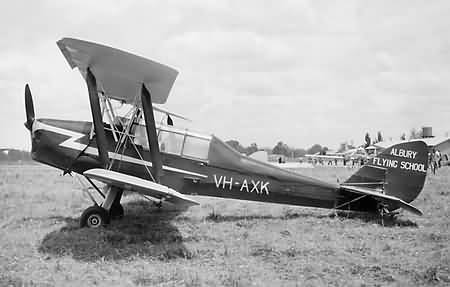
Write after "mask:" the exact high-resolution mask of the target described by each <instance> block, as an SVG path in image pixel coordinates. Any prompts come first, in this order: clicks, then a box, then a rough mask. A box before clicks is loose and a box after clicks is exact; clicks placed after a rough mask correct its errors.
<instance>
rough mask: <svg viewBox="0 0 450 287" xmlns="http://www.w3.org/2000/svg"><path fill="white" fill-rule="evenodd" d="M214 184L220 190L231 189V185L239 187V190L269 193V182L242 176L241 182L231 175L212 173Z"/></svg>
mask: <svg viewBox="0 0 450 287" xmlns="http://www.w3.org/2000/svg"><path fill="white" fill-rule="evenodd" d="M213 178H214V184H215V185H216V188H218V189H221V190H225V191H226V190H232V188H233V185H234V186H236V187H237V188H239V191H242V192H249V193H253V192H254V193H256V194H264V195H269V184H270V182H268V181H263V180H254V179H247V178H244V179H243V180H242V182H241V181H240V180H239V181H237V180H234V179H233V177H230V176H225V175H216V174H214V175H213Z"/></svg>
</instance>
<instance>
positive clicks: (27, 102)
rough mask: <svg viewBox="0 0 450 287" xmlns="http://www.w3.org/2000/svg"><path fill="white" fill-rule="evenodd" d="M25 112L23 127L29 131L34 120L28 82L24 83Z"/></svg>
mask: <svg viewBox="0 0 450 287" xmlns="http://www.w3.org/2000/svg"><path fill="white" fill-rule="evenodd" d="M25 112H26V114H27V121H26V122H25V127H26V128H27V129H28V130H30V131H31V127H32V126H33V122H34V106H33V97H32V96H31V91H30V87H29V86H28V84H26V85H25Z"/></svg>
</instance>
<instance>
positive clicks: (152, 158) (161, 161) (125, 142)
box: [25, 38, 427, 228]
mask: <svg viewBox="0 0 450 287" xmlns="http://www.w3.org/2000/svg"><path fill="white" fill-rule="evenodd" d="M57 45H58V47H59V48H60V50H61V52H62V53H63V55H64V57H65V58H66V60H67V62H68V63H69V65H70V67H71V68H72V69H73V68H77V69H78V70H79V71H80V73H81V75H82V76H83V78H84V79H85V81H86V84H87V90H88V95H89V102H90V108H91V112H92V122H87V121H69V120H60V119H47V118H40V119H37V118H35V112H34V106H33V100H32V95H31V91H30V88H29V86H28V84H27V85H26V86H25V108H26V118H27V119H26V122H25V126H26V128H27V129H28V130H29V131H30V133H31V142H32V148H31V154H32V158H33V159H34V160H36V161H38V162H41V163H44V164H47V165H50V166H53V167H55V168H58V169H60V170H62V171H63V173H64V174H67V173H69V174H72V173H75V174H78V175H79V176H80V177H81V178H83V177H84V178H85V180H86V182H89V183H90V185H91V188H89V189H88V195H89V197H90V198H91V199H92V201H93V205H92V206H90V207H88V208H87V209H86V210H84V212H83V213H82V215H81V217H80V225H81V226H82V227H85V226H86V227H92V228H95V227H99V226H103V225H106V224H108V223H109V222H110V220H111V219H115V218H120V217H122V216H123V215H124V209H123V207H122V205H121V203H120V202H121V198H122V195H123V192H124V191H131V192H137V193H139V194H142V195H144V196H145V197H146V198H148V199H150V200H152V201H153V202H154V203H155V204H156V205H157V206H161V205H163V204H164V205H166V204H172V205H175V206H181V207H189V206H192V205H197V204H198V202H197V201H196V200H195V199H193V197H192V195H201V196H213V197H221V198H234V199H241V200H249V201H260V202H270V203H279V204H288V205H300V206H310V207H321V208H328V209H335V210H350V211H356V212H369V213H380V214H386V213H392V212H394V211H395V210H397V209H399V208H403V209H405V210H408V211H410V212H412V213H414V214H418V215H421V211H420V210H418V209H417V208H416V207H414V206H413V205H411V204H410V202H411V201H413V200H414V199H415V198H416V197H417V196H418V194H419V193H420V191H421V190H422V187H423V185H424V180H425V177H426V172H427V147H426V145H425V144H424V143H423V142H420V141H417V142H408V143H402V144H398V145H395V146H392V147H390V148H387V149H386V150H385V151H384V152H383V153H381V154H380V155H378V156H377V157H374V158H373V159H372V160H371V161H370V162H369V163H367V164H366V165H364V166H362V167H361V168H360V169H359V170H358V171H357V172H356V173H355V174H353V175H352V176H351V177H350V178H349V179H347V180H346V181H345V182H343V183H340V184H339V183H328V182H323V181H321V180H317V179H314V178H310V177H306V176H303V175H301V174H299V173H295V172H292V171H288V170H284V169H281V168H279V167H276V166H273V165H271V164H268V163H264V162H260V161H258V160H255V159H253V158H250V157H247V156H245V155H242V154H240V153H238V152H237V151H235V150H234V149H233V148H231V147H230V146H229V145H227V144H226V143H225V142H223V141H222V140H220V139H219V138H218V137H216V136H214V135H205V134H202V133H197V132H193V131H191V130H187V129H183V128H179V127H176V126H175V125H174V120H173V119H174V118H177V119H178V118H179V119H182V118H183V117H182V116H180V115H177V114H175V113H171V112H169V111H167V110H165V109H163V108H162V107H161V106H158V105H160V104H164V103H165V102H166V100H167V98H168V95H169V92H170V90H171V88H172V86H173V84H174V82H175V79H176V77H177V75H178V72H177V71H176V70H175V69H173V68H170V67H168V66H166V65H162V64H159V63H157V62H154V61H151V60H148V59H145V58H142V57H140V56H136V55H133V54H130V53H127V52H124V51H121V50H118V49H115V48H111V47H107V46H103V45H100V44H96V43H91V42H87V41H82V40H77V39H71V38H64V39H62V40H60V41H58V42H57ZM117 104H120V105H125V106H126V105H128V106H129V110H128V112H127V113H126V114H125V115H123V114H122V115H120V114H119V113H118V112H117V108H115V107H117ZM155 112H159V113H162V114H163V115H164V120H163V121H161V122H160V121H156V120H155ZM93 195H95V196H96V197H97V198H101V200H100V201H101V203H98V202H97V201H98V200H95V198H94V196H93ZM100 201H99V202H100Z"/></svg>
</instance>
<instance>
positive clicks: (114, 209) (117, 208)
mask: <svg viewBox="0 0 450 287" xmlns="http://www.w3.org/2000/svg"><path fill="white" fill-rule="evenodd" d="M123 215H124V210H123V206H122V204H120V203H118V204H113V205H112V206H111V209H110V210H109V216H111V219H121V218H123Z"/></svg>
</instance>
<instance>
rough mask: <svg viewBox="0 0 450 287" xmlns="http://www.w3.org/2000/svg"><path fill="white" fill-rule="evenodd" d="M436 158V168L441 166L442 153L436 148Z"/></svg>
mask: <svg viewBox="0 0 450 287" xmlns="http://www.w3.org/2000/svg"><path fill="white" fill-rule="evenodd" d="M435 160H436V168H441V161H442V155H441V152H440V151H439V150H438V149H437V150H436V157H435Z"/></svg>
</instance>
